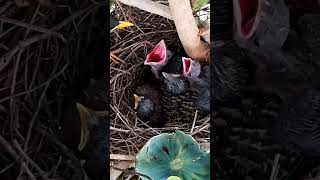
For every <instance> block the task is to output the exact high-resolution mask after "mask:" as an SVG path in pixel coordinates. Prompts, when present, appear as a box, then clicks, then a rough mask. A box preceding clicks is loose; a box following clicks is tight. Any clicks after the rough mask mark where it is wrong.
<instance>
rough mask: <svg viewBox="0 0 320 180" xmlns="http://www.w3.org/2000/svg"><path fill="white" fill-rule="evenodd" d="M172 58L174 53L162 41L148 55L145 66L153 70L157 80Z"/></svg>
mask: <svg viewBox="0 0 320 180" xmlns="http://www.w3.org/2000/svg"><path fill="white" fill-rule="evenodd" d="M171 57H172V52H171V51H170V50H168V49H167V46H166V44H165V42H164V40H161V41H160V42H159V43H158V44H157V45H156V46H155V47H154V49H153V50H152V51H151V52H150V53H149V54H148V55H147V57H146V60H145V61H144V65H148V66H151V70H152V72H153V74H154V75H155V76H156V78H157V79H160V71H161V70H162V69H163V67H164V66H165V65H166V64H167V63H168V60H169V59H170V58H171Z"/></svg>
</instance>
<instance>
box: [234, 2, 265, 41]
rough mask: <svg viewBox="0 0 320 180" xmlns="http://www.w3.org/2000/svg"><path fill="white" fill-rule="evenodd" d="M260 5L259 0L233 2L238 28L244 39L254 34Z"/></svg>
mask: <svg viewBox="0 0 320 180" xmlns="http://www.w3.org/2000/svg"><path fill="white" fill-rule="evenodd" d="M258 3H259V1H258V0H233V9H234V16H235V21H236V26H237V29H238V32H239V33H240V34H241V36H242V37H244V38H249V37H250V36H251V35H252V34H253V31H254V24H255V21H256V15H257V11H258V6H259V5H258Z"/></svg>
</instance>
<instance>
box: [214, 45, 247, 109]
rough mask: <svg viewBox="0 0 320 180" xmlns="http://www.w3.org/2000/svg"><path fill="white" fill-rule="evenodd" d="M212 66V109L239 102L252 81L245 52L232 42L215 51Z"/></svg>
mask: <svg viewBox="0 0 320 180" xmlns="http://www.w3.org/2000/svg"><path fill="white" fill-rule="evenodd" d="M210 66H211V70H212V72H210V85H211V88H210V90H211V91H210V95H211V101H212V102H213V107H212V108H213V109H214V108H217V106H218V105H219V104H221V103H228V102H233V101H236V100H238V99H239V98H240V97H241V96H242V95H243V90H244V89H245V88H246V87H247V86H248V82H249V80H250V79H249V73H250V67H249V65H248V62H247V56H246V54H245V53H244V51H243V50H242V49H241V48H239V47H238V46H237V45H236V44H235V43H234V42H232V41H230V42H228V43H227V44H226V45H225V46H223V47H221V48H216V49H215V53H214V54H213V60H212V61H211V63H210Z"/></svg>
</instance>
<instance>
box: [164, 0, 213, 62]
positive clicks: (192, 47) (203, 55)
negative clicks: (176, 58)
mask: <svg viewBox="0 0 320 180" xmlns="http://www.w3.org/2000/svg"><path fill="white" fill-rule="evenodd" d="M169 5H170V9H171V13H172V17H173V20H174V23H175V26H176V29H177V32H178V35H179V38H180V41H181V43H182V45H183V47H184V50H185V51H186V53H187V54H188V56H189V57H191V58H193V59H195V60H198V61H199V62H201V63H205V62H206V61H207V60H208V55H209V52H210V48H209V45H208V44H207V43H205V42H203V41H201V39H200V35H199V29H198V27H197V23H196V21H195V19H194V17H193V14H192V9H191V5H190V1H189V0H169Z"/></svg>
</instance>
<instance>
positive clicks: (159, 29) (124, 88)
mask: <svg viewBox="0 0 320 180" xmlns="http://www.w3.org/2000/svg"><path fill="white" fill-rule="evenodd" d="M114 9H115V10H114V11H113V12H112V14H113V15H114V16H115V17H117V18H118V19H119V20H128V21H131V22H133V23H134V24H135V25H136V26H135V27H133V28H129V29H128V30H127V29H126V30H120V31H117V32H115V33H112V34H111V35H110V36H111V39H110V41H111V45H110V48H111V54H110V58H111V60H110V68H111V69H110V92H111V93H110V98H111V105H110V106H111V109H110V111H111V116H110V118H111V119H110V120H111V127H110V128H111V130H110V151H111V154H123V155H135V154H136V153H137V152H138V151H139V150H140V149H141V148H142V146H143V145H144V144H145V143H146V142H147V141H148V139H149V138H151V137H152V136H155V135H158V134H160V133H164V132H172V131H174V130H176V129H179V130H182V131H184V132H186V133H190V134H191V135H193V136H194V137H195V139H196V140H197V141H198V142H200V143H204V144H206V145H208V143H209V142H210V138H209V137H210V117H209V116H207V117H206V118H204V119H201V120H194V122H170V120H169V122H168V123H167V124H166V125H165V127H163V128H152V127H150V126H148V125H146V124H145V123H144V122H142V121H141V120H140V119H139V118H138V117H137V116H136V114H135V112H134V109H133V107H132V105H131V103H130V98H132V96H133V91H134V90H135V88H137V86H138V85H139V83H140V80H141V75H142V73H143V66H144V65H143V61H144V60H145V57H146V55H147V54H148V52H150V51H151V50H152V48H153V47H154V46H155V45H156V44H157V43H158V42H159V41H160V40H162V39H164V40H165V41H166V44H167V45H168V46H170V45H175V46H176V45H177V44H180V41H179V37H178V34H177V32H176V29H175V26H174V22H173V21H171V20H168V19H166V18H163V17H161V16H158V15H154V14H150V13H148V12H144V11H142V10H139V9H137V8H133V7H128V6H125V5H122V4H120V3H119V4H116V7H115V8H114ZM195 116H196V112H195ZM195 119H197V118H195Z"/></svg>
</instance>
